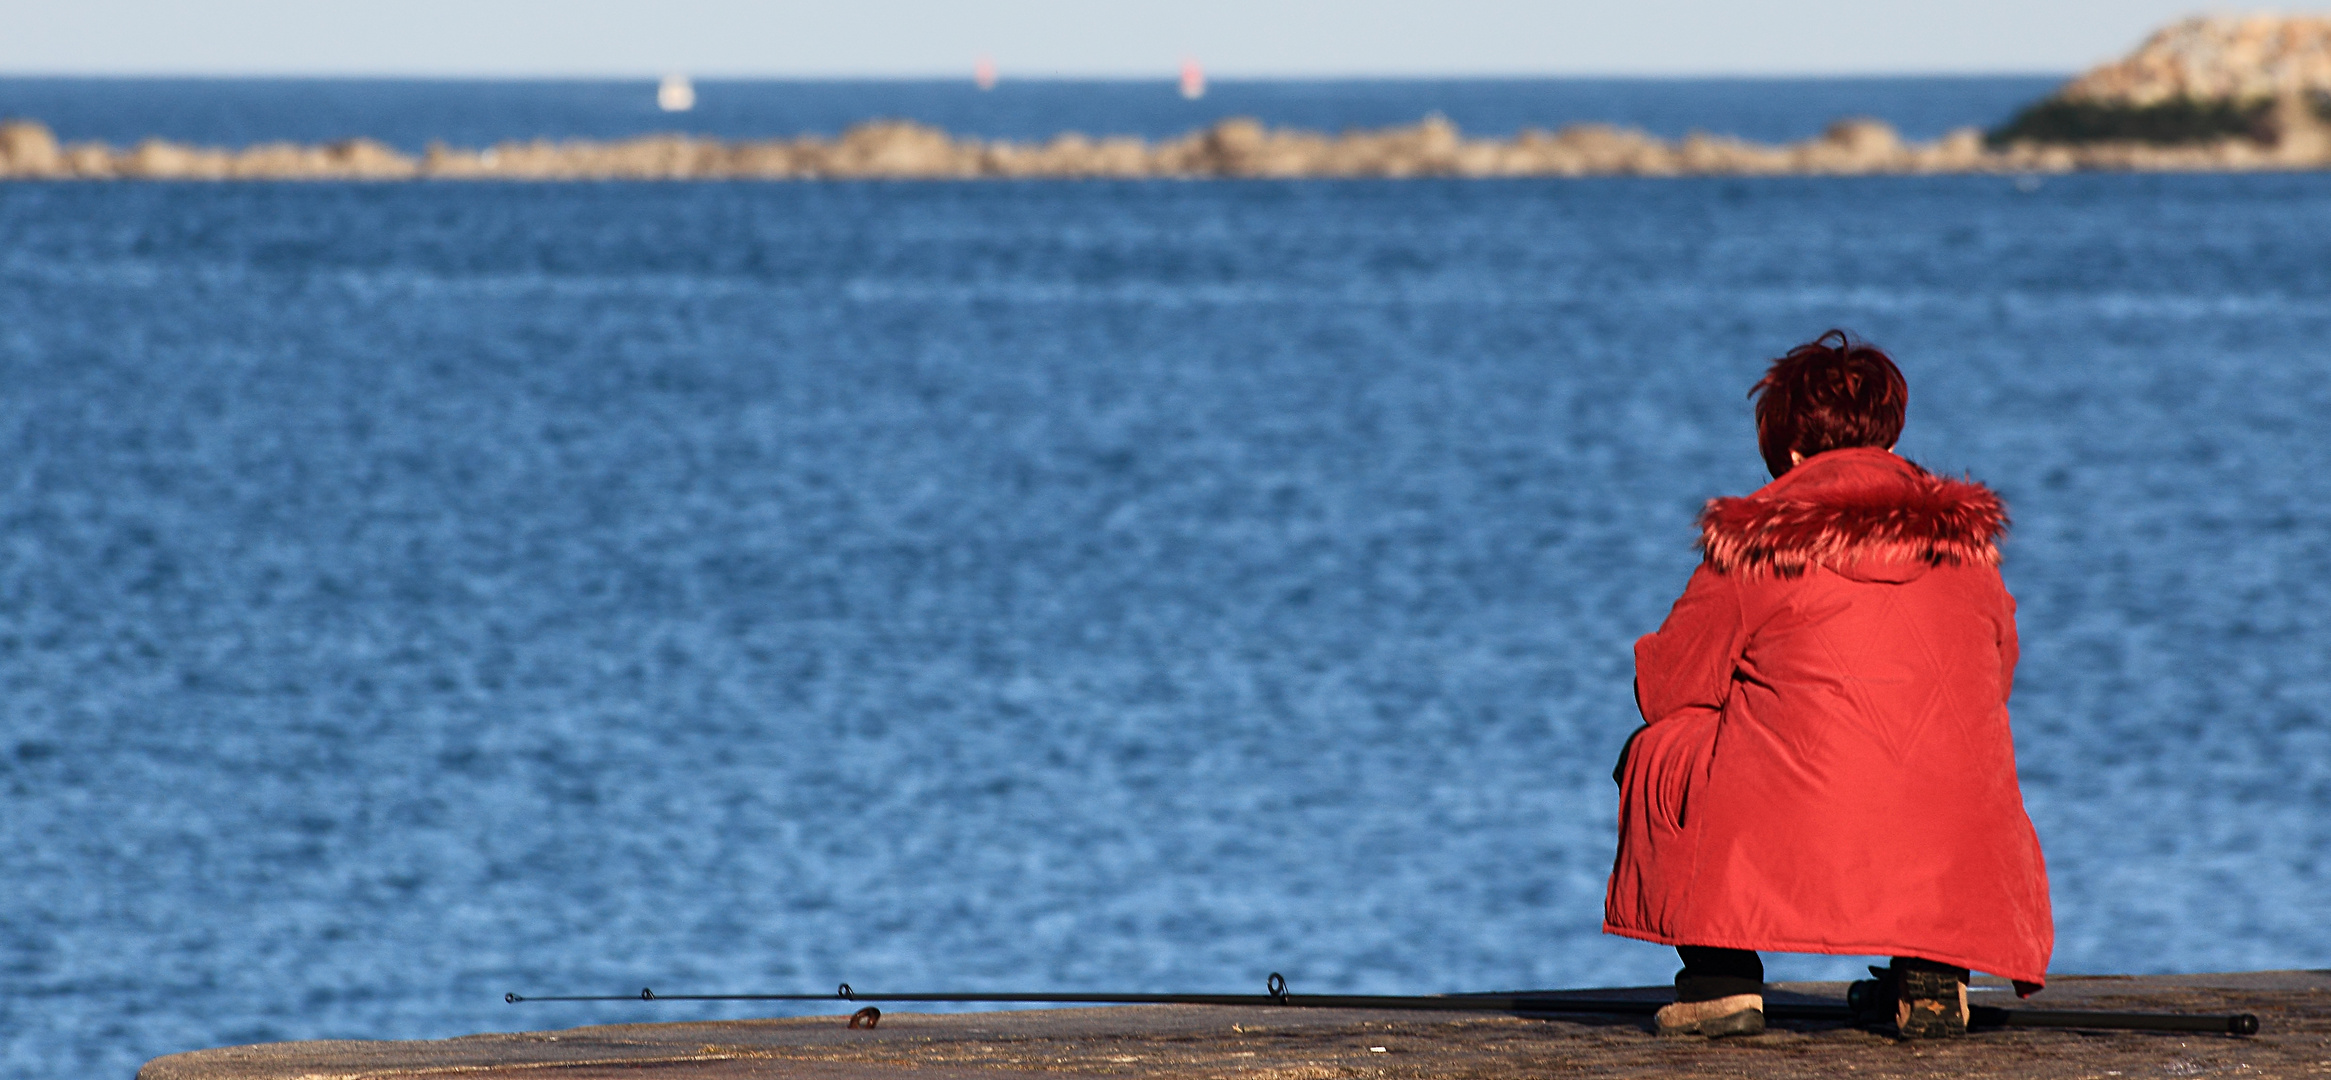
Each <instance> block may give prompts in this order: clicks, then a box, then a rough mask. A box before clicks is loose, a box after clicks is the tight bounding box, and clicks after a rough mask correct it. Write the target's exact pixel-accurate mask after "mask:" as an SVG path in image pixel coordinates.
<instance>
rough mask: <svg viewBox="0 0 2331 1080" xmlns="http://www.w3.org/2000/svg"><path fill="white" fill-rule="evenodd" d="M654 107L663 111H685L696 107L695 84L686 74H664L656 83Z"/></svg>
mask: <svg viewBox="0 0 2331 1080" xmlns="http://www.w3.org/2000/svg"><path fill="white" fill-rule="evenodd" d="M656 107H657V108H659V109H662V110H664V111H665V112H687V111H688V110H690V109H693V108H695V107H696V86H695V84H693V83H691V82H689V81H688V76H686V75H666V76H664V81H662V82H660V83H657V84H656Z"/></svg>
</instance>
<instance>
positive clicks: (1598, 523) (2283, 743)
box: [0, 176, 2331, 1077]
mask: <svg viewBox="0 0 2331 1080" xmlns="http://www.w3.org/2000/svg"><path fill="white" fill-rule="evenodd" d="M1832 325H1844V326H1850V327H1853V328H1855V329H1857V330H1859V331H1861V332H1862V333H1864V334H1866V335H1868V336H1869V337H1871V338H1873V339H1874V340H1876V341H1878V342H1879V343H1881V344H1883V345H1885V346H1887V347H1889V348H1891V349H1892V350H1893V351H1894V352H1895V353H1896V355H1897V356H1898V357H1899V359H1900V360H1901V361H1902V364H1903V366H1904V367H1905V369H1906V370H1907V371H1908V373H1909V376H1910V379H1911V384H1912V388H1913V397H1912V413H1911V425H1910V430H1909V432H1908V434H1907V435H1906V437H1905V440H1904V446H1903V449H1904V451H1905V452H1906V453H1908V454H1909V455H1910V456H1912V457H1914V458H1916V459H1918V460H1920V461H1922V462H1924V463H1926V464H1928V465H1929V466H1932V467H1934V468H1937V469H1942V470H1948V471H1953V472H1958V471H1969V472H1972V473H1973V474H1974V475H1976V476H1977V477H1980V478H1982V479H1984V480H1987V481H1989V482H1991V483H1993V484H1994V485H1996V486H1997V487H1998V488H2000V489H2001V490H2002V491H2003V492H2004V493H2005V495H2006V496H2007V497H2008V499H2009V500H2010V502H2011V505H2012V507H2013V509H2014V512H2015V517H2016V523H2017V529H2016V532H2015V535H2014V538H2013V542H2012V544H2011V547H2010V555H2009V564H2008V568H2007V575H2008V580H2009V584H2010V586H2011V587H2012V588H2013V589H2014V590H2015V592H2016V593H2017V595H2018V596H2019V597H2020V598H2021V601H2022V624H2023V631H2024V641H2025V650H2026V651H2025V660H2024V667H2023V670H2022V675H2021V678H2020V679H2019V682H2018V686H2017V691H2016V700H2015V707H2016V717H2017V726H2018V736H2019V749H2020V753H2021V761H2022V767H2023V771H2024V784H2025V790H2026V793H2027V796H2028V799H2029V802H2030V805H2031V810H2032V814H2033V817H2034V819H2035V820H2036V822H2037V823H2038V826H2039V830H2040V834H2041V838H2042V840H2043V842H2044V844H2045V845H2046V849H2047V852H2048V856H2049V858H2050V864H2051V870H2052V873H2053V879H2054V885H2055V897H2056V903H2057V914H2058V920H2059V931H2060V946H2059V951H2058V954H2057V963H2056V967H2057V969H2058V970H2060V971H2177V970H2208V969H2227V968H2257V967H2292V966H2316V967H2321V966H2326V965H2331V927H2327V926H2326V925H2325V924H2324V922H2323V920H2322V919H2321V918H2320V914H2319V912H2320V901H2321V897H2322V896H2323V895H2324V894H2325V892H2326V889H2327V888H2331V865H2326V858H2327V856H2331V849H2327V847H2326V828H2327V826H2326V822H2331V716H2327V706H2326V705H2325V704H2324V703H2325V702H2326V701H2331V660H2327V657H2331V509H2327V508H2331V444H2327V442H2326V440H2325V439H2324V438H2323V437H2322V431H2323V430H2324V429H2325V427H2326V418H2327V417H2331V177H2324V176H2244V177H2131V176H2086V177H2068V178H2059V179H2051V180H2049V181H2047V182H2046V183H2045V184H2044V185H2042V186H2039V187H2038V188H2037V189H2036V190H2019V189H2018V188H2017V187H2016V186H2015V184H2014V183H2012V182H2011V181H2010V180H2007V179H2004V178H1981V177H1960V178H1937V179H1769V180H1754V181H1745V180H1743V181H1735V180H1711V179H1698V180H1591V181H1569V182H1562V181H1544V182H1541V181H1528V182H1438V181H1413V182H1405V183H1398V182H1395V183H1377V182H1347V183H1243V182H1215V183H1173V182H1161V183H1129V184H1118V183H1081V184H1080V183H979V184H913V183H863V184H843V183H819V184H733V185H730V184H707V185H665V186H657V185H623V184H578V185H568V186H527V185H516V184H507V185H501V184H497V185H460V184H422V185H386V186H362V185H335V184H316V185H264V184H244V185H228V186H211V185H199V184H187V185H168V184H117V185H86V186H76V185H69V184H64V185H50V184H12V185H5V186H0V386H4V387H5V391H4V392H0V453H4V457H0V470H4V471H0V481H4V483H5V489H4V495H0V514H4V515H5V529H4V531H0V823H4V824H0V876H4V877H5V879H6V881H7V887H6V888H5V889H4V890H0V1031H6V1032H7V1033H8V1035H7V1037H6V1039H5V1041H0V1047H4V1049H0V1068H4V1069H5V1070H6V1072H7V1073H8V1074H11V1075H23V1076H76V1077H77V1076H118V1077H126V1076H128V1075H129V1073H130V1071H131V1070H132V1069H134V1068H135V1066H136V1065H137V1063H138V1062H140V1061H142V1060H144V1059H145V1058H148V1057H151V1056H153V1055H156V1054H161V1053H167V1052H172V1051H177V1050H184V1049H192V1048H195V1047H201V1046H211V1045H219V1044H224V1043H234V1042H247V1041H255V1040H271V1039H292V1038H321V1037H424V1036H428V1037H434V1036H448V1035H456V1034H462V1033H467V1032H472V1031H479V1030H487V1029H495V1028H520V1027H542V1026H556V1025H568V1024H576V1023H585V1022H594V1021H613V1020H622V1019H634V1018H643V1017H658V1018H686V1017H704V1016H716V1015H743V1014H744V1013H743V1012H742V1011H740V1010H734V1009H732V1010H723V1009H721V1008H716V1007H702V1006H699V1007H690V1006H684V1005H679V1004H676V1003H675V1004H671V1005H664V1006H641V1005H636V1004H633V1005H622V1004H617V1005H609V1006H579V1005H578V1006H552V1005H546V1006H539V1007H538V1006H524V1007H521V1008H517V1009H513V1008H511V1007H509V1006H506V1005H504V1004H502V1002H501V995H502V993H503V992H505V991H509V990H517V991H520V992H549V991H569V992H573V991H586V992H618V993H620V992H624V991H627V990H636V988H638V987H639V986H642V985H653V986H655V987H657V988H658V989H670V990H674V991H677V990H684V989H685V990H806V991H817V990H822V989H825V988H828V987H831V986H832V985H833V984H834V983H836V982H839V981H841V980H843V979H848V980H850V981H851V982H853V983H855V984H856V985H857V986H859V987H860V988H863V989H877V988H910V987H911V988H931V987H955V988H971V989H1010V988H1062V989H1120V988H1122V989H1141V990H1163V989H1194V990H1233V991H1237V990H1249V989H1253V988H1256V987H1259V985H1260V981H1261V978H1262V976H1263V974H1264V973H1266V972H1269V971H1273V970H1278V971H1284V972H1286V973H1287V974H1288V976H1289V978H1290V979H1291V980H1292V981H1293V982H1294V984H1295V985H1296V987H1297V988H1298V989H1299V990H1300V989H1312V990H1322V991H1324V990H1331V989H1333V990H1349V991H1383V992H1429V991H1443V990H1467V989H1492V988H1504V987H1524V986H1559V985H1584V984H1608V983H1627V982H1654V981H1660V980H1663V979H1665V978H1666V977H1667V976H1668V974H1669V973H1670V972H1671V970H1672V967H1671V963H1672V961H1671V955H1670V954H1668V953H1667V952H1665V951H1664V950H1660V949H1656V948H1653V947H1651V946H1646V945H1640V944H1637V943H1632V942H1625V941H1619V940H1615V939H1606V938H1602V937H1601V936H1599V935H1598V933H1597V926H1598V920H1599V915H1600V904H1601V890H1602V886H1603V879H1604V874H1605V872H1606V871H1607V869H1608V866H1609V861H1610V855H1611V846H1612V841H1611V835H1612V820H1613V814H1614V792H1613V789H1612V787H1611V784H1610V781H1609V778H1608V771H1609V764H1610V759H1611V757H1612V755H1613V754H1614V753H1615V752H1616V750H1617V748H1618V746H1619V744H1620V742H1621V740H1622V739H1623V738H1624V737H1625V735H1626V733H1627V731H1628V730H1629V728H1630V726H1631V725H1632V724H1633V722H1634V719H1633V709H1632V701H1631V696H1630V692H1629V686H1628V678H1629V663H1630V661H1629V656H1628V646H1629V643H1630V642H1631V640H1632V639H1633V637H1634V636H1635V635H1637V634H1640V633H1643V632H1645V631H1647V630H1649V629H1650V628H1652V627H1653V626H1655V625H1656V624H1657V622H1658V621H1659V619H1660V617H1661V616H1662V614H1663V613H1664V612H1665V610H1666V606H1667V604H1668V602H1669V601H1670V600H1672V599H1673V597H1674V594H1675V593H1676V592H1677V591H1678V590H1679V589H1680V587H1681V585H1682V583H1683V580H1684V578H1685V576H1686V575H1687V574H1688V572H1689V571H1690V569H1691V566H1692V565H1693V561H1694V555H1693V552H1692V550H1691V547H1690V540H1691V518H1692V515H1693V513H1694V511H1695V509H1696V507H1697V506H1698V504H1699V502H1700V500H1702V499H1704V498H1706V497H1707V496H1709V495H1713V494H1720V493H1738V492H1742V491H1746V490H1749V489H1751V488H1753V487H1754V486H1756V484H1757V483H1758V482H1759V480H1760V479H1761V478H1762V476H1761V470H1760V467H1759V464H1758V460H1757V457H1756V455H1755V453H1754V450H1753V447H1752V445H1751V441H1752V436H1751V432H1750V427H1749V421H1748V412H1747V404H1746V402H1745V401H1744V400H1743V397H1742V395H1743V393H1744V392H1745V390H1746V389H1747V386H1748V384H1749V383H1750V382H1752V381H1753V380H1754V379H1755V377H1756V376H1757V374H1758V373H1759V372H1760V370H1761V366H1762V361H1763V359H1764V358H1765V357H1767V356H1769V355H1772V354H1774V353H1775V352H1777V351H1778V350H1780V349H1782V348H1785V347H1786V346H1787V345H1789V344H1792V343H1794V342H1796V341H1799V340H1802V339H1805V338H1808V337H1810V336H1812V335H1813V334H1816V333H1818V332H1820V331H1821V330H1824V329H1826V328H1828V327H1830V326H1832ZM1969 887H1970V888H1973V887H1980V886H1979V883H1970V884H1969ZM1853 963H1854V962H1853V961H1851V960H1848V959H1842V958H1800V959H1793V960H1784V961H1780V962H1777V963H1776V965H1775V967H1776V970H1778V971H1779V972H1780V973H1781V974H1782V975H1784V976H1792V977H1812V976H1820V975H1842V974H1844V973H1845V972H1847V971H1849V970H1851V968H1852V967H1853Z"/></svg>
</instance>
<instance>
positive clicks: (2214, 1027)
mask: <svg viewBox="0 0 2331 1080" xmlns="http://www.w3.org/2000/svg"><path fill="white" fill-rule="evenodd" d="M1263 987H1264V991H1265V992H1264V993H1260V994H1143V993H952V992H943V993H927V994H925V993H916V994H869V993H863V992H860V991H858V990H855V989H852V988H851V986H850V984H849V983H843V984H842V985H841V986H840V987H839V988H838V989H836V990H835V991H834V992H833V993H831V994H659V993H656V992H655V991H654V990H653V989H652V988H642V989H641V990H640V992H639V993H637V994H566V995H557V996H545V997H526V996H522V995H519V994H504V995H502V1000H503V1001H506V1002H508V1003H510V1004H512V1005H516V1004H520V1003H522V1002H529V1001H837V1000H838V1001H847V1002H853V1003H856V1002H871V1001H885V1002H898V1001H907V1002H919V1003H932V1004H937V1003H951V1004H987V1005H1243V1006H1249V1007H1272V1006H1277V1007H1284V1008H1297V1009H1415V1010H1431V1011H1439V1012H1485V1013H1507V1014H1511V1015H1515V1016H1559V1015H1581V1014H1585V1015H1601V1016H1649V1015H1651V1014H1652V1013H1655V1012H1658V1011H1659V1010H1660V1008H1661V1007H1663V1006H1665V1005H1667V1004H1668V1002H1665V1001H1658V1000H1647V999H1642V998H1622V997H1594V996H1589V993H1588V992H1586V991H1576V990H1565V991H1545V990H1541V991H1531V992H1519V993H1503V994H1500V993H1490V994H1426V995H1400V994H1291V993H1288V992H1287V979H1286V977H1285V976H1283V975H1281V974H1279V973H1278V972H1276V971H1274V972H1272V973H1271V977H1270V978H1269V979H1266V980H1264V983H1263ZM1877 991H1878V984H1877V983H1876V982H1875V981H1873V980H1868V979H1864V980H1862V981H1860V982H1856V983H1854V984H1853V985H1852V986H1851V987H1849V988H1848V990H1847V995H1846V1000H1845V1001H1844V1002H1838V1003H1830V1002H1818V1001H1768V1002H1766V1003H1765V1008H1764V1014H1765V1016H1766V1017H1767V1018H1768V1019H1773V1020H1832V1021H1843V1022H1846V1023H1873V1022H1876V1021H1879V1020H1888V1021H1890V1020H1892V1019H1893V1015H1892V1011H1891V1010H1889V1009H1883V1008H1882V1007H1883V1006H1884V1005H1887V1004H1891V1002H1880V1001H1878V1000H1877V998H1878V996H1879V995H1878V993H1877ZM1969 1012H1970V1013H1971V1014H1972V1015H1970V1016H1969V1018H1968V1026H1969V1027H1970V1028H2087V1029H2111V1030H2130V1031H2201V1032H2215V1033H2222V1034H2227V1035H2256V1034H2258V1017H2257V1015H2256V1014H2254V1013H2230V1014H2200V1013H2142V1012H2098V1011H2091V1010H2086V1009H2008V1008H2000V1007H1998V1006H1994V1005H1976V1006H1973V1007H1972V1008H1971V1009H1970V1010H1969ZM1881 1014H1882V1015H1881ZM881 1020H882V1010H880V1009H877V1008H874V1007H873V1006H871V1005H869V1006H867V1007H866V1008H862V1009H860V1010H858V1011H857V1013H855V1014H854V1015H852V1016H851V1017H850V1026H851V1027H873V1026H875V1025H876V1024H877V1023H880V1022H881Z"/></svg>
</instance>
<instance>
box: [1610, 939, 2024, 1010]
mask: <svg viewBox="0 0 2331 1080" xmlns="http://www.w3.org/2000/svg"><path fill="white" fill-rule="evenodd" d="M1603 933H1606V934H1610V935H1612V936H1614V937H1624V938H1634V939H1635V940H1637V941H1648V942H1650V943H1652V944H1654V945H1667V946H1676V945H1699V946H1705V947H1708V948H1714V949H1748V950H1751V951H1754V952H1781V953H1820V954H1822V955H1825V956H1916V957H1918V958H1920V959H1922V960H1934V961H1938V962H1941V963H1945V964H1953V965H1956V966H1958V967H1963V968H1966V969H1968V970H1970V971H1980V972H1983V973H1985V974H1987V975H1997V976H1999V977H2000V978H2003V979H2007V980H2009V981H2012V982H2017V983H2026V984H2029V985H2030V986H2032V987H2033V990H2032V991H2031V992H2030V993H2019V994H2018V996H2020V997H2030V996H2031V994H2032V993H2037V992H2039V991H2038V988H2040V987H2044V986H2046V985H2048V976H2047V973H2046V972H2037V973H2034V972H2018V971H2001V970H1999V969H1998V968H1995V967H1992V966H1991V965H1989V964H1986V963H1984V962H1982V961H1979V960H1975V959H1973V958H1971V957H1967V956H1960V955H1948V954H1941V953H1936V952H1933V951H1930V950H1926V949H1908V950H1906V949H1903V948H1901V947H1899V946H1895V945H1881V944H1878V943H1875V942H1861V943H1855V944H1848V945H1840V944H1838V943H1836V942H1810V941H1780V940H1776V939H1773V938H1705V937H1694V938H1692V939H1691V940H1689V941H1686V940H1683V939H1680V938H1674V937H1670V936H1668V935H1666V934H1655V933H1652V932H1650V931H1648V930H1637V929H1634V928H1632V927H1626V926H1619V925H1616V924H1614V923H1607V922H1606V923H1604V924H1603ZM2019 990H2020V988H2019Z"/></svg>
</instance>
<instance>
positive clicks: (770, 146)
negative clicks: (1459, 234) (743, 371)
mask: <svg viewBox="0 0 2331 1080" xmlns="http://www.w3.org/2000/svg"><path fill="white" fill-rule="evenodd" d="M2027 159H2028V160H2027ZM2047 164H2048V162H2047V160H2043V157H2042V156H2035V155H2033V154H2028V153H2025V152H2024V151H2021V150H2012V149H2011V150H2009V151H2006V152H1998V151H1994V150H1991V149H1989V148H1987V147H1986V146H1985V145H1984V143H1983V138H1982V133H1981V132H1979V131H1977V130H1975V129H1972V128H1969V129H1966V130H1963V131H1958V132H1954V133H1952V134H1951V135H1949V136H1947V137H1945V138H1942V139H1939V140H1936V141H1934V142H1930V143H1908V142H1905V141H1903V139H1902V138H1901V137H1900V136H1899V135H1898V134H1896V132H1895V131H1894V129H1892V128H1891V127H1888V126H1887V125H1885V124H1883V123H1880V122H1878V121H1875V120H1841V121H1839V122H1837V123H1836V124H1833V125H1831V126H1830V128H1829V129H1828V131H1827V132H1825V133H1824V134H1823V135H1821V136H1820V137H1818V138H1813V139H1808V140H1805V141H1802V142H1796V143H1786V144H1779V145H1771V144H1760V143H1752V142H1746V141H1742V140H1739V139H1732V138H1726V137H1722V136H1716V135H1706V134H1694V135H1690V136H1687V137H1685V138H1683V139H1679V140H1672V141H1671V140H1664V139H1659V138H1656V137H1654V136H1651V135H1647V134H1645V133H1643V132H1640V131H1634V130H1630V129H1626V128H1618V127H1611V126H1607V125H1600V124H1583V125H1577V126H1573V127H1568V128H1564V129H1562V130H1560V131H1551V132H1549V131H1542V130H1527V131H1523V132H1522V133H1520V134H1519V135H1517V136H1515V137H1513V138H1508V139H1476V138H1467V137H1465V136H1464V135H1463V134H1462V133H1461V132H1459V131H1458V130H1457V127H1456V126H1455V125H1454V124H1451V123H1450V122H1449V121H1447V120H1446V119H1443V118H1440V117H1437V116H1436V117H1428V118H1426V119H1425V120H1423V121H1421V122H1419V123H1416V124H1411V125H1406V126H1401V127H1392V128H1384V129H1379V130H1373V131H1350V132H1343V133H1340V134H1326V133H1322V132H1316V131H1302V130H1290V129H1272V128H1267V127H1265V126H1264V125H1262V124H1260V123H1258V122H1256V121H1254V120H1250V119H1243V118H1235V119H1230V120H1225V121H1223V122H1221V123H1219V124H1216V125H1215V126H1213V127H1211V128H1208V129H1206V130H1203V131H1197V132H1192V133H1190V134H1188V135H1185V136H1182V137H1180V138H1175V139H1166V140H1160V141H1157V142H1150V141H1146V140H1142V139H1137V138H1126V137H1118V138H1099V139H1096V138H1091V137H1087V136H1084V135H1080V134H1075V133H1069V134H1064V135H1061V136H1058V137H1056V138H1053V139H1051V140H1049V141H1047V142H1042V143H1018V142H1009V141H986V140H980V139H966V138H956V137H954V136H951V135H949V134H948V133H947V132H944V131H940V130H938V129H936V128H931V127H927V126H924V125H920V124H915V123H909V122H905V121H875V122H872V123H867V124H862V125H859V126H857V127H854V128H852V129H850V130H849V131H847V132H845V133H844V134H843V135H842V136H841V137H839V138H833V139H827V138H818V137H803V138H795V139H776V140H767V141H739V142H724V141H721V140H715V139H704V138H695V137H690V136H684V135H657V136H647V137H642V138H637V139H627V140H621V141H613V142H583V141H567V142H550V141H534V142H512V143H503V144H500V145H497V146H493V147H487V148H483V149H456V148H453V147H446V146H431V147H430V148H429V149H428V150H427V151H426V152H425V153H422V154H418V155H412V154H405V153H401V152H399V151H397V150H396V149H394V148H392V147H389V146H386V145H384V144H381V143H378V142H373V141H370V140H364V139H356V140H351V141H347V142H340V143H333V144H329V145H322V146H302V145H294V144H288V143H268V144H262V145H258V146H252V147H248V148H244V149H240V150H230V149H222V148H217V147H201V146H187V145H183V144H178V143H171V142H164V141H160V140H147V141H145V142H141V143H139V144H137V145H135V146H131V147H127V148H114V147H109V146H105V145H102V144H96V143H79V144H73V145H59V143H58V141H57V139H56V138H55V137H54V135H52V134H51V133H50V132H49V130H48V129H47V128H45V127H43V126H41V125H40V124H38V123H34V122H30V121H21V120H20V121H12V122H9V123H6V124H4V125H0V176H5V177H10V178H16V179H90V180H94V179H147V180H409V179H441V180H788V179H977V178H1015V177H1051V178H1126V179H1134V178H1190V179H1195V178H1208V177H1286V178H1292V177H1353V178H1359V177H1381V178H1399V177H1418V176H1462V177H1499V176H1684V175H1777V174H1838V175H1850V174H1864V173H1939V172H1981V171H1996V172H2004V171H2020V170H2027V169H2031V168H2039V167H2047Z"/></svg>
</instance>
